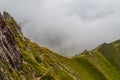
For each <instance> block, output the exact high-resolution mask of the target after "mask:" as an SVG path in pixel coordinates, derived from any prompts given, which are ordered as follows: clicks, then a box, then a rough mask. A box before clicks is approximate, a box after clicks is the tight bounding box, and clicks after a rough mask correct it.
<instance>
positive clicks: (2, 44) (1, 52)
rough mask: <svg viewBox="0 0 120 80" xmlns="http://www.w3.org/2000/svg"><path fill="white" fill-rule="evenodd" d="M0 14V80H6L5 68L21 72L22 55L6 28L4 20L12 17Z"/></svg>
mask: <svg viewBox="0 0 120 80" xmlns="http://www.w3.org/2000/svg"><path fill="white" fill-rule="evenodd" d="M7 15H8V14H7V13H6V12H4V15H1V14H0V74H2V75H0V78H1V79H2V80H5V79H6V73H7V72H6V71H5V67H6V66H8V67H10V68H11V69H17V70H19V71H20V70H21V64H22V54H21V52H20V50H19V48H18V47H17V46H16V41H15V38H14V34H13V33H12V32H11V30H10V29H9V28H8V27H7V25H6V23H5V22H4V20H3V18H4V19H10V18H12V17H10V16H7ZM5 64H6V65H5Z"/></svg>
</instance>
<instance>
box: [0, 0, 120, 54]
mask: <svg viewBox="0 0 120 80" xmlns="http://www.w3.org/2000/svg"><path fill="white" fill-rule="evenodd" d="M0 11H8V12H9V13H10V14H11V15H12V16H13V17H14V18H15V19H16V21H17V22H18V23H19V24H20V25H21V27H22V31H23V33H24V35H25V36H27V37H29V38H30V39H31V40H32V41H36V42H37V43H39V44H40V45H42V46H46V47H48V48H50V49H52V50H54V51H56V52H58V53H60V54H62V55H74V54H78V53H80V52H82V51H83V50H85V49H88V50H90V49H93V48H95V47H97V46H98V45H100V44H102V43H104V42H112V41H115V40H117V39H120V0H0Z"/></svg>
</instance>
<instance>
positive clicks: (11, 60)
mask: <svg viewBox="0 0 120 80" xmlns="http://www.w3.org/2000/svg"><path fill="white" fill-rule="evenodd" d="M0 80H120V40H118V41H115V42H113V43H110V44H106V43H104V44H102V45H100V46H99V47H97V48H96V49H94V50H92V51H87V50H86V51H84V52H83V53H81V54H80V55H77V56H73V57H72V58H66V57H63V56H60V55H58V54H56V53H55V52H53V51H51V50H49V49H47V48H45V47H41V46H39V45H37V44H36V43H34V42H31V41H30V40H29V39H27V38H26V37H24V36H23V34H22V32H21V29H20V27H19V25H18V24H17V23H16V21H15V20H14V19H13V18H12V17H11V15H10V14H8V13H7V12H4V13H3V15H0Z"/></svg>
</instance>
